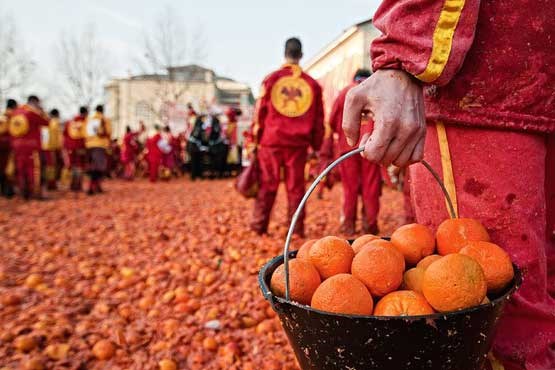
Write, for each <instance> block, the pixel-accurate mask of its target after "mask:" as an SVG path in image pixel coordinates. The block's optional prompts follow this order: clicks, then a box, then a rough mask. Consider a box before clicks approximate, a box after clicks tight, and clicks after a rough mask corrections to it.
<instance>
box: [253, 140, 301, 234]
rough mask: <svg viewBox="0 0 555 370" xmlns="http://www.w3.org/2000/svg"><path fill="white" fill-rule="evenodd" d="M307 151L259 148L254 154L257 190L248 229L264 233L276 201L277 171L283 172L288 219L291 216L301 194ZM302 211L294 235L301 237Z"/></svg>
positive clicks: (278, 177)
mask: <svg viewBox="0 0 555 370" xmlns="http://www.w3.org/2000/svg"><path fill="white" fill-rule="evenodd" d="M306 158H307V148H303V147H301V148H292V147H290V148H287V147H264V146H263V147H261V148H260V149H259V150H258V160H259V162H260V172H261V173H260V177H261V178H260V190H259V191H258V196H257V197H256V201H255V203H254V214H253V218H252V222H251V227H252V229H253V230H255V231H256V232H258V233H265V232H266V231H268V224H269V223H270V214H271V212H272V207H273V205H274V201H275V199H276V195H277V191H278V187H279V182H280V173H281V168H283V173H284V181H285V188H286V189H287V203H288V215H289V219H291V217H292V216H293V214H294V213H295V211H296V210H297V207H298V205H299V203H300V202H301V199H302V198H303V195H304V192H305V180H304V166H305V163H306ZM304 216H305V212H304V211H303V212H302V213H301V215H300V217H299V220H298V222H297V226H296V228H295V232H296V233H298V234H300V235H302V234H303V233H304Z"/></svg>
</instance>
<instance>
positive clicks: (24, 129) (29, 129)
mask: <svg viewBox="0 0 555 370" xmlns="http://www.w3.org/2000/svg"><path fill="white" fill-rule="evenodd" d="M48 123H49V118H48V116H47V115H46V114H45V113H44V111H43V110H42V107H41V104H40V99H39V98H38V97H37V96H34V95H31V96H29V98H28V99H27V104H25V105H23V106H21V107H18V108H16V109H15V110H14V112H13V116H12V117H11V119H10V124H9V131H10V136H11V144H12V149H13V154H14V160H15V171H16V177H17V185H18V188H19V191H20V192H21V195H22V196H23V198H25V199H29V198H31V197H33V198H36V199H42V189H41V161H40V151H41V140H40V137H41V127H43V126H48Z"/></svg>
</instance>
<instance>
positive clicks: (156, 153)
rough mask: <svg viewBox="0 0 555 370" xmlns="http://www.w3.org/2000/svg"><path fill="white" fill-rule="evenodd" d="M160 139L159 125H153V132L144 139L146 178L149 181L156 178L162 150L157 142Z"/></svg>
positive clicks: (153, 180)
mask: <svg viewBox="0 0 555 370" xmlns="http://www.w3.org/2000/svg"><path fill="white" fill-rule="evenodd" d="M160 140H162V134H161V133H160V126H158V125H154V133H153V135H152V136H150V137H149V138H148V139H147V140H146V145H145V149H146V161H147V163H148V179H149V180H150V182H156V181H157V180H158V171H159V168H160V164H161V163H162V151H161V150H160V147H159V146H158V143H159V142H160Z"/></svg>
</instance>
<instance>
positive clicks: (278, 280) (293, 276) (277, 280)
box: [270, 258, 321, 304]
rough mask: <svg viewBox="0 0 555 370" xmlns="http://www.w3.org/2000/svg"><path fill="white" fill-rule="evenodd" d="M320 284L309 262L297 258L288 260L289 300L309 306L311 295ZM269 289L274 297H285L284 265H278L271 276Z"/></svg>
mask: <svg viewBox="0 0 555 370" xmlns="http://www.w3.org/2000/svg"><path fill="white" fill-rule="evenodd" d="M320 282H321V280H320V274H319V273H318V270H316V268H315V267H314V266H313V265H312V264H311V263H310V262H308V261H305V260H302V259H299V258H294V259H292V260H289V293H290V298H291V300H293V301H295V302H299V303H302V304H310V300H311V299H312V294H314V291H315V290H316V288H318V285H320ZM270 289H272V292H273V293H274V294H275V295H277V296H279V297H285V265H280V266H279V267H278V268H277V269H276V270H275V271H274V273H273V274H272V279H271V280H270Z"/></svg>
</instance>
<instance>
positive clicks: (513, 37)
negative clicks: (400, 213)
mask: <svg viewBox="0 0 555 370" xmlns="http://www.w3.org/2000/svg"><path fill="white" fill-rule="evenodd" d="M524 8H525V9H527V12H522V9H524ZM554 11H555V7H553V6H548V5H547V4H544V3H543V2H540V1H535V0H533V1H530V0H526V1H525V0H522V1H520V0H518V1H514V2H503V1H487V2H485V1H482V2H480V1H479V0H467V1H443V0H433V1H424V0H407V1H396V0H384V1H383V2H382V4H381V6H380V7H379V9H378V11H377V12H376V14H375V16H374V18H373V22H374V25H375V26H376V27H377V28H378V29H379V30H380V31H381V32H382V35H381V36H379V37H378V38H377V39H376V40H374V41H373V43H372V45H371V56H372V61H371V62H372V69H373V71H374V72H373V74H372V75H370V76H368V75H367V74H363V73H362V71H360V72H358V73H357V76H355V82H354V83H353V84H352V85H351V86H348V87H347V88H346V89H345V90H343V91H342V92H341V93H340V94H339V95H338V97H337V101H336V102H335V103H334V106H333V109H332V110H331V115H330V116H329V119H328V120H327V121H326V119H325V117H324V113H323V112H324V110H323V103H322V92H321V88H320V86H319V85H318V83H317V82H316V81H315V80H314V79H312V78H311V77H310V76H308V75H307V74H306V73H305V72H303V71H302V69H301V68H300V66H299V60H300V58H301V57H302V50H301V43H300V41H299V40H298V39H290V40H288V41H287V42H286V45H285V59H286V64H285V65H284V66H282V67H281V68H280V69H279V70H277V71H276V72H273V73H272V74H270V75H269V76H268V77H266V79H265V80H264V82H263V84H262V88H261V94H260V98H259V100H258V102H257V106H256V114H255V120H254V122H253V130H252V136H253V141H254V144H255V145H256V147H257V158H258V161H259V166H260V178H261V179H260V180H261V181H260V190H259V192H258V195H257V199H256V201H255V208H254V213H253V218H252V222H251V226H252V229H253V230H254V231H256V232H258V233H266V232H267V230H268V222H269V218H270V213H271V209H272V205H273V203H274V200H275V197H276V192H277V189H278V185H279V182H280V179H281V178H282V177H281V173H282V172H283V179H284V182H285V188H286V190H287V196H288V201H289V216H290V217H291V215H292V214H293V212H294V211H295V210H296V208H297V206H298V205H299V202H300V200H301V198H302V196H303V193H304V190H305V184H304V181H303V176H302V173H303V166H304V164H305V161H306V159H307V151H308V150H309V147H312V150H313V151H315V152H321V158H323V159H326V160H329V158H334V157H337V156H338V155H339V154H342V153H344V152H346V151H349V150H352V149H354V148H356V147H359V148H362V149H363V152H362V156H361V157H352V158H350V159H348V160H347V161H345V162H344V163H343V164H341V165H340V166H341V168H340V171H341V176H342V181H343V187H344V192H343V193H344V199H343V216H344V217H343V228H344V230H346V231H349V232H351V231H353V229H352V218H353V217H352V215H353V210H356V206H355V205H354V201H353V199H355V194H362V196H363V204H364V211H365V212H364V213H365V215H364V216H365V217H366V223H367V224H368V226H369V228H367V229H366V230H364V231H369V230H370V231H373V232H375V231H377V229H376V228H375V227H374V226H375V220H376V218H375V212H377V209H378V204H379V203H378V202H377V201H376V198H377V196H378V195H379V189H380V185H379V181H380V180H379V171H377V167H376V166H378V165H382V166H389V165H391V164H394V165H395V166H397V167H400V168H405V167H406V168H407V172H408V178H409V181H408V182H407V188H408V193H409V194H410V207H409V208H411V209H412V211H413V212H414V216H415V218H416V221H417V222H419V223H422V224H425V225H428V226H430V227H432V228H433V229H437V227H438V225H439V224H440V223H441V222H442V221H443V220H445V219H446V218H448V217H449V215H448V212H447V209H446V206H445V198H444V195H443V193H442V191H441V190H440V189H438V187H437V185H435V183H434V180H433V178H432V175H431V174H430V173H429V172H428V171H427V170H426V169H425V168H424V167H423V166H421V165H419V164H418V162H420V161H421V160H422V159H424V158H425V159H426V161H427V162H428V163H429V164H430V165H431V166H433V167H435V168H437V169H441V171H440V172H441V173H442V175H443V176H442V177H443V181H444V183H445V186H446V191H447V192H448V193H449V194H450V198H452V200H453V203H454V211H455V213H456V215H457V217H472V218H476V219H478V220H480V221H481V222H482V223H483V224H484V225H485V226H486V228H487V229H488V232H489V233H490V236H491V240H492V242H494V243H496V244H498V245H500V246H502V247H503V248H504V249H505V250H506V251H507V252H508V253H509V255H510V256H511V258H512V260H513V261H514V263H515V264H516V265H518V267H519V268H520V269H521V271H522V273H523V283H522V286H521V287H520V288H519V290H518V291H517V292H516V293H515V294H514V295H513V296H512V298H511V300H510V301H509V303H508V305H507V307H506V309H505V311H504V314H503V316H502V317H501V319H500V322H499V326H498V330H497V333H496V336H495V339H494V343H493V350H492V353H491V354H490V356H489V357H488V359H489V361H488V364H487V368H488V369H503V370H548V369H555V268H554V266H555V135H554V133H555V116H554V114H555V109H553V93H554V91H553V86H555V84H554V80H555V76H554V74H553V65H555V53H553V42H554V41H553V37H552V35H553V33H554V31H555V23H554V20H555V13H554ZM516 25H518V27H516ZM364 73H366V72H364ZM365 117H371V118H372V121H373V122H370V121H366V120H365ZM326 122H327V123H329V125H330V129H329V130H328V131H329V132H331V131H332V130H333V131H335V132H336V133H337V134H338V136H339V144H338V145H339V148H340V149H339V152H338V153H336V154H335V156H331V157H330V155H329V148H326V145H324V150H323V151H322V143H323V142H324V136H325V135H324V132H325V131H326V130H325V129H324V128H325V124H326ZM412 164H414V165H412ZM369 196H371V197H372V199H370V198H367V197H369ZM295 231H296V233H297V234H300V235H303V233H304V228H303V224H302V217H301V222H300V223H298V224H297V229H296V230H295Z"/></svg>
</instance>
